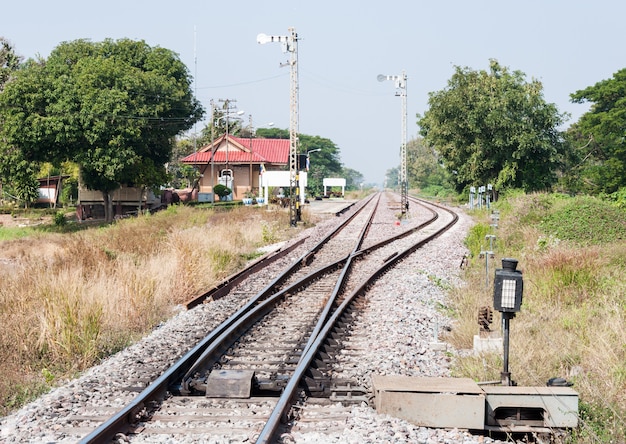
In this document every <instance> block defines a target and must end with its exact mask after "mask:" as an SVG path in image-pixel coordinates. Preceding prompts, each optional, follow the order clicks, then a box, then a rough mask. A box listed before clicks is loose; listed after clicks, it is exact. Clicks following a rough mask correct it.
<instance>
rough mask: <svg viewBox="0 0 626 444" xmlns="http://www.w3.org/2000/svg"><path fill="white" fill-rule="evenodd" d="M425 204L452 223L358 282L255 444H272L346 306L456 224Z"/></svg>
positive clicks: (318, 338) (310, 351) (296, 373)
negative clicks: (306, 374)
mask: <svg viewBox="0 0 626 444" xmlns="http://www.w3.org/2000/svg"><path fill="white" fill-rule="evenodd" d="M429 204H430V205H433V206H436V207H438V208H441V209H443V210H444V211H447V212H448V213H450V214H452V216H453V217H452V220H451V221H450V222H449V223H447V224H446V225H445V226H444V227H443V228H441V229H440V230H437V231H436V232H435V233H433V234H431V235H429V236H427V237H426V238H424V239H422V240H420V241H419V242H416V243H415V244H413V245H412V246H410V247H409V248H407V249H405V250H404V251H402V252H400V253H398V254H396V255H394V256H393V257H391V258H389V259H388V260H387V261H386V262H384V263H383V265H382V266H381V267H379V268H378V269H377V270H376V271H374V272H373V273H371V274H370V276H368V277H367V278H366V279H364V280H363V281H362V282H361V284H360V285H358V286H357V288H356V289H355V290H353V291H352V293H350V295H348V296H347V297H346V298H345V299H344V300H343V302H342V303H341V305H340V306H339V307H338V308H337V309H336V310H335V311H334V312H333V314H332V315H331V316H330V318H329V319H328V321H327V322H326V323H325V324H324V326H323V328H322V329H321V331H320V332H319V334H318V335H317V336H316V338H315V340H314V341H313V343H312V345H311V346H310V347H309V348H308V350H307V351H306V352H305V353H303V354H302V356H301V358H300V360H299V362H298V365H297V367H296V369H295V371H294V373H293V375H292V376H291V378H289V382H288V383H287V385H286V386H285V389H284V391H283V393H282V394H281V396H280V398H279V400H278V402H277V403H276V406H275V407H274V410H273V411H272V413H271V415H270V417H269V419H268V421H267V422H266V424H265V427H264V428H263V430H262V431H261V433H260V434H259V436H258V438H257V440H256V443H257V444H268V443H270V442H272V440H273V439H274V437H275V435H276V433H277V431H278V429H279V426H280V423H281V422H282V420H283V418H286V416H287V413H288V409H290V408H291V405H292V400H293V399H294V397H295V395H296V393H297V390H298V386H299V385H300V381H301V379H302V377H303V376H304V374H305V372H306V371H307V370H308V368H309V366H310V364H311V362H312V361H313V359H314V358H315V355H316V354H317V352H318V350H319V348H320V347H321V345H322V344H323V343H324V341H325V340H326V338H327V336H328V334H329V333H330V331H331V329H332V328H333V327H334V325H335V324H336V323H337V320H338V319H339V318H340V316H341V315H343V313H344V312H345V310H346V308H347V307H349V306H350V304H352V302H353V301H354V300H355V298H356V297H357V296H359V295H361V294H363V293H364V292H365V291H366V290H367V288H368V287H370V286H371V285H372V284H373V283H374V282H375V281H376V280H377V279H378V278H379V277H380V276H382V274H383V273H385V272H386V271H387V270H389V269H390V268H391V267H392V266H393V265H395V264H396V263H398V262H399V261H401V260H402V259H404V258H405V257H407V256H408V255H410V254H411V253H413V252H414V251H415V250H417V249H419V248H421V247H422V246H423V245H425V244H427V243H428V242H431V241H432V240H434V239H436V238H438V237H439V236H441V234H443V233H445V232H446V231H447V230H449V229H450V228H451V227H452V226H453V225H454V224H456V223H457V221H458V219H459V216H458V214H456V213H454V212H453V211H450V210H449V209H447V208H445V207H443V206H440V205H436V204H431V203H429Z"/></svg>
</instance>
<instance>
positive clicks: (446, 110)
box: [418, 60, 566, 191]
mask: <svg viewBox="0 0 626 444" xmlns="http://www.w3.org/2000/svg"><path fill="white" fill-rule="evenodd" d="M428 103H429V107H430V108H429V109H428V111H426V112H425V113H424V116H419V115H418V125H419V126H420V128H421V130H420V132H421V135H422V136H424V137H425V139H426V143H427V144H429V145H431V146H433V147H434V148H435V149H436V150H437V152H438V154H439V155H440V156H441V159H442V160H443V162H444V164H445V166H446V167H447V168H448V169H449V170H450V172H451V173H452V179H453V181H454V183H455V187H456V188H457V190H458V191H461V190H463V189H464V188H465V187H467V186H471V185H476V186H477V185H484V184H486V183H494V184H495V185H496V187H498V188H506V187H514V188H523V189H524V190H526V191H534V190H542V189H546V188H548V187H550V186H551V185H552V184H553V183H554V182H555V181H556V174H555V170H556V168H557V166H558V165H559V159H560V155H561V153H562V150H563V143H562V137H561V134H560V133H559V131H558V130H557V127H558V126H559V125H561V124H562V123H563V121H564V118H565V116H566V115H565V114H560V113H559V112H558V110H557V108H556V106H555V105H554V104H550V103H546V102H545V100H544V98H543V93H542V85H541V83H540V82H539V81H537V80H532V81H531V82H527V81H526V80H525V74H524V73H522V72H520V71H514V72H510V71H509V70H508V69H507V68H506V67H502V66H500V65H499V63H498V62H497V61H495V60H491V63H490V70H489V72H487V71H474V70H471V69H469V68H460V67H456V68H455V73H454V74H453V76H452V78H451V79H450V80H449V81H448V86H447V87H446V88H445V89H443V90H441V91H437V92H432V93H430V94H429V101H428Z"/></svg>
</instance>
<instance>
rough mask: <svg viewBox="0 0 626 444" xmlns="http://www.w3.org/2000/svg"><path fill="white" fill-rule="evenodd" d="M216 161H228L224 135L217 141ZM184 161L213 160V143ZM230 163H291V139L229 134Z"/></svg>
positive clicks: (204, 161) (191, 162)
mask: <svg viewBox="0 0 626 444" xmlns="http://www.w3.org/2000/svg"><path fill="white" fill-rule="evenodd" d="M215 145H216V146H217V151H216V152H215V158H214V159H213V162H215V163H226V155H227V153H226V149H225V146H226V141H225V137H224V136H222V137H221V138H220V139H218V140H216V141H215ZM181 162H182V163H190V164H199V163H204V164H206V163H209V162H211V145H206V146H203V147H202V148H200V149H199V150H198V152H197V153H192V154H190V155H188V156H186V157H184V158H183V159H181ZM228 163H255V164H257V163H271V164H279V165H280V164H284V165H287V164H288V163H289V139H246V138H241V137H233V136H228Z"/></svg>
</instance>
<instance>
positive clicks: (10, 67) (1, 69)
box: [0, 37, 22, 91]
mask: <svg viewBox="0 0 626 444" xmlns="http://www.w3.org/2000/svg"><path fill="white" fill-rule="evenodd" d="M21 61H22V57H20V56H19V55H17V54H16V53H15V50H14V49H13V45H11V42H9V41H8V40H7V39H5V38H4V37H0V91H2V89H3V87H4V84H5V83H6V82H8V81H9V79H10V78H11V77H12V76H13V73H14V72H15V71H16V70H17V69H18V68H19V66H20V63H21Z"/></svg>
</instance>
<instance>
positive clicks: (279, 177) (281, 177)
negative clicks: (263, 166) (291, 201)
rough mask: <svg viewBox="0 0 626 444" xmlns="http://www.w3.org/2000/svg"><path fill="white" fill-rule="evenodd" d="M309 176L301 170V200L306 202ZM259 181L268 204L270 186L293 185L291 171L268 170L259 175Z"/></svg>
mask: <svg viewBox="0 0 626 444" xmlns="http://www.w3.org/2000/svg"><path fill="white" fill-rule="evenodd" d="M307 178H308V176H307V173H306V172H305V171H300V173H299V175H298V185H299V186H300V200H301V203H304V187H306V186H307V185H308V180H307ZM259 183H260V184H261V187H262V188H263V191H264V193H263V194H264V197H265V202H266V205H267V202H268V197H269V196H268V194H269V190H268V188H269V187H285V188H287V187H289V186H291V181H290V173H289V171H266V172H264V173H263V174H261V175H260V176H259Z"/></svg>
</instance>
